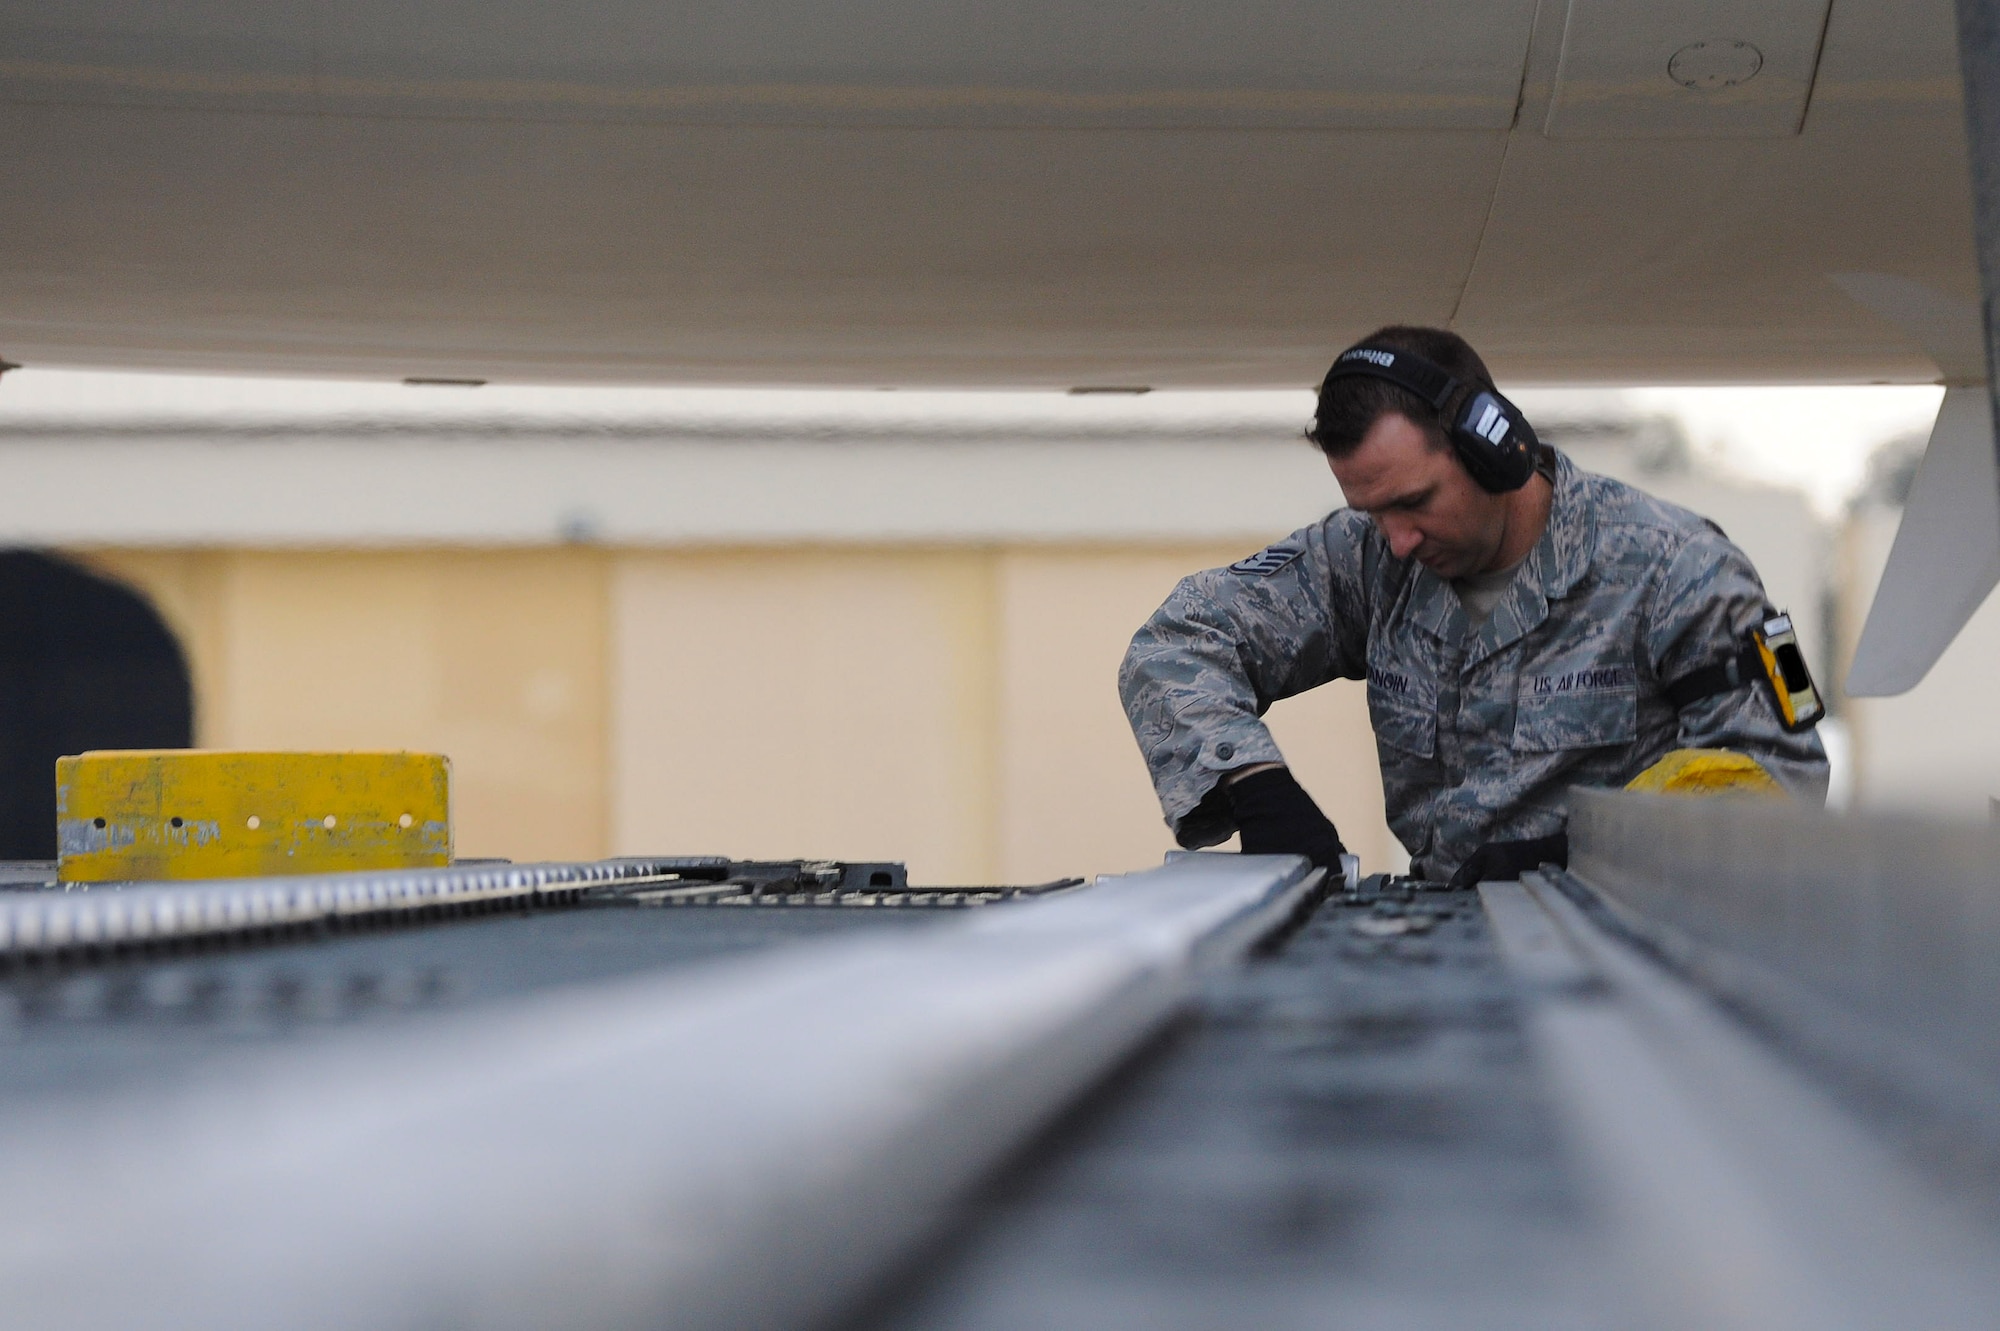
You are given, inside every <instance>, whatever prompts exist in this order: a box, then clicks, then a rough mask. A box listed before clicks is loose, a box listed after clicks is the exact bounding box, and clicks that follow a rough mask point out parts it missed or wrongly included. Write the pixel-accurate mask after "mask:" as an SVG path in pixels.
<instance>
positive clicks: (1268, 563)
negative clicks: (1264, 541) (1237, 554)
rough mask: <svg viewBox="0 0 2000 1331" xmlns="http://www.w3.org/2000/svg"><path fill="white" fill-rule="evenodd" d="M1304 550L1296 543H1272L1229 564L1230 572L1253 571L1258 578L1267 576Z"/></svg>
mask: <svg viewBox="0 0 2000 1331" xmlns="http://www.w3.org/2000/svg"><path fill="white" fill-rule="evenodd" d="M1304 553H1305V550H1304V549H1303V548H1302V547H1300V546H1296V545H1274V546H1271V547H1270V548H1269V549H1266V550H1259V551H1258V552H1257V553H1256V554H1254V555H1251V556H1250V557H1249V558H1248V559H1239V560H1237V561H1236V562H1235V563H1233V564H1231V565H1230V566H1229V571H1230V572H1231V573H1254V574H1256V575H1257V576H1258V577H1260V578H1268V577H1270V576H1271V575H1272V574H1273V573H1276V572H1277V571H1278V570H1279V569H1281V568H1283V567H1284V566H1285V565H1287V564H1289V563H1291V562H1292V561H1293V560H1294V559H1297V558H1298V557H1299V556H1300V555H1302V554H1304Z"/></svg>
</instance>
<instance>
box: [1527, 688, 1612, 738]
mask: <svg viewBox="0 0 2000 1331" xmlns="http://www.w3.org/2000/svg"><path fill="white" fill-rule="evenodd" d="M1638 738H1639V690H1638V689H1637V688H1636V687H1634V686H1630V685H1628V686H1626V687H1624V688H1615V689H1594V690H1591V691H1590V692H1587V693H1553V694H1540V695H1530V696H1528V697H1525V698H1522V699H1521V700H1520V705H1519V706H1518V707H1517V708H1516V710H1515V713H1514V748H1515V750H1516V751H1518V752H1521V753H1556V752H1559V751H1561V750H1564V749H1602V748H1609V747H1610V746H1612V745H1614V744H1630V743H1632V742H1633V741H1634V740H1636V739H1638Z"/></svg>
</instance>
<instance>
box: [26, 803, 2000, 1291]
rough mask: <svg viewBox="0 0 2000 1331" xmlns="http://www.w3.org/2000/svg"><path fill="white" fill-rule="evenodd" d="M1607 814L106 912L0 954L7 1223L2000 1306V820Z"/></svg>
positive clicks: (182, 1239)
mask: <svg viewBox="0 0 2000 1331" xmlns="http://www.w3.org/2000/svg"><path fill="white" fill-rule="evenodd" d="M1870 831H1872V832H1873V833H1874V834H1875V835H1876V836H1877V837H1878V838H1886V839H1887V840H1886V842H1884V843H1883V844H1887V845H1889V846H1890V847H1891V848H1892V849H1893V850H1894V851H1895V852H1896V853H1897V854H1898V855H1900V856H1902V857H1903V861H1904V863H1905V865H1906V866H1907V867H1908V869H1909V871H1912V872H1921V873H1923V874H1925V875H1927V876H1926V878H1925V885H1924V886H1923V887H1922V888H1920V889H1917V890H1916V891H1915V892H1914V893H1911V894H1910V895H1914V896H1915V897H1917V898H1918V899H1919V900H1921V901H1923V902H1924V903H1925V904H1926V905H1927V907H1928V909H1927V910H1926V911H1925V912H1921V913H1915V914H1909V915H1902V914H1899V913H1898V905H1897V903H1898V895H1897V894H1898V891H1899V890H1900V889H1899V883H1900V881H1901V880H1900V879H1898V878H1897V876H1896V874H1897V872H1898V870H1897V869H1895V868H1894V867H1892V866H1891V864H1890V862H1889V861H1887V860H1886V859H1883V858H1881V857H1879V856H1878V857H1877V858H1876V859H1875V860H1866V859H1865V857H1862V856H1860V855H1858V854H1856V853H1853V846H1852V845H1849V846H1848V847H1846V848H1845V850H1844V849H1843V847H1842V845H1841V838H1843V837H1846V838H1850V839H1852V838H1855V837H1858V836H1861V835H1863V834H1864V833H1867V832H1870ZM1575 833H1576V839H1577V853H1576V855H1575V858H1574V866H1575V872H1574V873H1572V874H1568V875H1562V874H1555V873H1545V874H1538V875H1529V876H1527V877H1526V878H1525V879H1524V881H1523V882H1522V883H1520V884H1488V885H1486V886H1485V887H1484V888H1483V889H1482V891H1481V892H1480V893H1478V894H1473V893H1449V892H1442V891H1431V890H1423V888H1424V887H1425V886H1426V885H1418V884H1411V883H1407V882H1400V881H1386V882H1385V881H1384V880H1381V879H1379V878H1378V879H1375V880H1369V881H1367V882H1366V883H1364V889H1363V891H1362V892H1361V893H1358V894H1349V893H1338V894H1334V895H1332V896H1326V895H1324V894H1323V892H1322V890H1321V888H1320V886H1319V884H1320V880H1319V879H1318V878H1317V877H1308V876H1307V875H1306V874H1305V871H1304V866H1303V865H1302V864H1300V863H1299V862H1297V861H1290V860H1284V859H1256V858H1249V857H1237V856H1227V855H1198V856H1183V857H1176V858H1174V859H1173V860H1171V861H1170V862H1169V863H1168V864H1167V865H1165V866H1163V867H1161V868H1159V869H1156V870H1151V871H1148V872H1145V873H1140V874H1133V875H1126V876H1123V877H1119V878H1111V879H1104V880H1100V881H1099V882H1097V883H1095V884H1091V885H1087V886H1086V885H1079V884H1075V883H1072V882H1064V883H1055V884H1047V885H1042V886H1040V887H1038V888H984V889H979V888H975V889H925V888H922V887H913V886H912V885H910V884H909V883H908V882H907V881H906V880H905V879H904V878H903V877H902V876H901V874H900V869H899V868H898V867H897V866H884V865H865V866H861V865H836V864H826V863H813V862H794V863H790V864H761V865H750V864H743V863H738V862H730V861H726V860H719V859H668V858H658V859H652V860H629V861H619V862H607V863H604V864H599V865H589V866H542V867H538V868H531V867H529V866H508V865H471V866H464V867H463V869H462V870H455V871H433V872H439V873H443V874H444V875H445V876H444V877H442V878H432V879H430V880H428V881H429V882H430V883H431V887H432V891H433V894H436V893H443V894H445V897H446V898H449V896H450V894H451V893H452V892H462V893H464V894H465V895H464V898H463V900H460V901H456V902H454V901H451V900H449V899H444V900H434V901H432V902H431V903H430V904H427V905H423V906H421V907H419V906H411V907H409V908H407V909H406V908H401V907H398V908H395V909H388V910H379V911H372V912H369V911H350V912H348V913H346V914H342V913H341V912H340V911H338V910H337V909H336V910H333V911H331V912H330V913H326V914H323V915H321V916H319V917H315V918H298V919H281V918H277V917H276V916H273V917H271V918H269V919H264V920H261V921H256V922H252V923H251V924H248V925H245V926H244V927H242V928H236V929H232V930H228V931H223V932H221V933H216V934H213V935H200V936H196V935H188V934H176V935H173V936H165V935H147V936H143V937H141V936H138V935H136V934H130V933H129V932H128V934H127V935H126V936H124V937H123V938H121V939H112V938H108V937H102V938H98V939H95V940H92V941H89V942H84V941H81V940H77V939H75V938H74V937H73V938H72V940H71V941H70V942H69V943H67V944H65V945H64V946H63V947H61V948H44V949H42V950H40V951H34V952H28V953H20V954H17V955H13V956H11V957H9V958H8V959H7V960H6V961H5V963H4V964H0V995H4V998H0V1034H4V1036H5V1037H6V1042H5V1043H4V1044H0V1187H4V1188H5V1189H6V1190H7V1194H8V1196H9V1197H10V1199H12V1205H11V1206H10V1207H9V1209H8V1215H7V1219H6V1220H5V1221H4V1223H5V1226H6V1229H7V1233H6V1234H5V1236H4V1242H0V1276H4V1278H5V1279H6V1280H7V1281H8V1283H9V1287H10V1289H12V1290H13V1291H15V1293H14V1296H13V1297H14V1306H15V1307H16V1308H17V1309H18V1310H20V1311H21V1313H22V1314H23V1316H25V1317H27V1318H28V1320H30V1321H32V1322H33V1324H36V1325H40V1326H54V1327H62V1326H103V1325H120V1326H176V1327H177V1326H196V1325H200V1326H203V1327H213V1326H232V1325H241V1326H252V1325H255V1326H260V1327H265V1326H300V1327H319V1326H326V1327H334V1326H357V1325H368V1326H371V1327H372V1326H421V1325H434V1324H436V1323H437V1322H438V1321H439V1320H440V1318H442V1319H444V1320H446V1321H449V1322H452V1323H454V1324H462V1325H473V1326H523V1327H525V1326H546V1325H549V1324H552V1323H560V1324H564V1325H577V1326H641V1325H643V1326H686V1327H720V1326H746V1325H756V1326H821V1325H832V1324H840V1325H843V1326H845V1327H848V1328H851V1329H852V1331H860V1329H861V1328H869V1329H871V1331H916V1329H917V1328H986V1327H1011V1326H1022V1325H1047V1326H1090V1327H1093V1328H1095V1327H1113V1328H1115V1327H1121V1326H1131V1327H1141V1326H1144V1327H1177V1326H1187V1327H1196V1326H1213V1325H1217V1324H1223V1323H1234V1324H1242V1325H1257V1326H1272V1327H1285V1326H1323V1325H1385V1326H1388V1325H1393V1326H1398V1327H1407V1326H1431V1325H1435V1326H1466V1325H1478V1326H1482V1327H1484V1326H1534V1327H1548V1326H1575V1327H1595V1326H1606V1327H1609V1326H1629V1325H1634V1324H1637V1325H1653V1326H1693V1325H1700V1326H1704V1327H1709V1326H1721V1327H1731V1326H1740V1327H1753V1326H1754V1327H1767V1326H1787V1325H1798V1326H1815V1327H1818V1326H1853V1327H1864V1326H1892V1325H1895V1326H1907V1325H1925V1326H1960V1325H1963V1326H1977V1325H1984V1324H1986V1312H1987V1310H1988V1309H1990V1308H1991V1307H1995V1306H2000V1242H1997V1241H1996V1237H1995V1236H1996V1234H2000V1228H1996V1223H1995V1220H1994V1218H1993V1217H1994V1215H1995V1208H1994V1207H1993V1206H1992V1205H1991V1200H1992V1190H1991V1188H1990V1186H1989V1180H1990V1179H1991V1178H1992V1177H1993V1175H1992V1173H1991V1172H1990V1171H1989V1170H1987V1168H1986V1167H1985V1165H1984V1163H1983V1162H1984V1161H1986V1160H1989V1159H1992V1158H2000V1157H1995V1156H1994V1155H1992V1154H1991V1153H1990V1151H1989V1145H1990V1143H1991V1142H1992V1141H1993V1140H1994V1135H1993V1133H1992V1130H1991V1128H1990V1123H1991V1121H1992V1120H1991V1119H1990V1118H1989V1117H1988V1116H1987V1115H1986V1114H1985V1113H1984V1112H1983V1107H1984V1108H1990V1107H1991V1103H1992V1101H1991V1099H1990V1097H1988V1096H1987V1092H1986V1090H1985V1089H1984V1088H1985V1086H1986V1083H1987V1080H1988V1073H1987V1066H1988V1065H1986V1064H1983V1063H1981V1062H1980V1061H1979V1059H1978V1058H1977V1057H1972V1056H1969V1052H1968V1051H1974V1052H1976V1050H1975V1047H1974V1046H1972V1045H1969V1044H1968V1043H1967V1042H1968V1041H1972V1040H1976V1039H1979V1038H1984V1037H1982V1036H1980V1035H1979V1029H1980V1024H1979V1022H1978V1021H1977V1020H1975V1019H1974V1017H1973V1014H1974V1013H1976V1012H1977V1011H1978V1010H1980V1009H1979V1005H1980V1004H1982V1003H1984V1002H1986V1001H1987V999H1988V998H1989V997H1990V995H1989V994H1988V992H1987V989H1986V987H1985V986H1986V982H1987V976H1988V970H1987V968H1986V967H1985V966H1984V965H1983V964H1982V963H1980V961H1979V958H1980V957H1981V956H1982V955H1983V935H1981V934H1980V932H1979V929H1980V928H1981V927H1983V925H1981V923H1980V922H1981V921H1983V920H1987V919H1996V920H2000V914H1995V913H1991V912H1990V910H1989V907H1988V906H1987V905H1986V904H1985V903H1986V900H1987V896H1988V894H1989V893H1990V892H1991V890H1992V888H1991V885H1990V883H1989V882H1988V881H1987V879H1986V877H1985V874H1984V869H1983V867H1982V865H1983V864H1984V863H1987V862H1991V861H1990V860H1985V859H1983V858H1982V856H1983V855H1984V854H1985V853H1986V850H1987V847H1986V845H1985V841H1984V838H1985V837H1986V835H1987V834H1985V833H1983V832H1981V831H1979V830H1977V829H1973V830H1970V831H1968V832H1967V833H1966V836H1965V837H1964V838H1961V839H1959V840H1953V839H1952V838H1950V837H1942V836H1940V837H1931V838H1925V837H1924V836H1922V835H1920V834H1919V831H1917V830H1911V829H1904V828H1901V827H1900V825H1887V824H1884V825H1880V826H1873V827H1872V828H1871V826H1870V825H1868V824H1857V823H1852V822H1843V821H1839V820H1829V819H1824V818H1820V817H1816V816H1809V815H1805V814H1800V813H1797V812H1795V811H1789V810H1785V809H1757V808H1751V807H1731V806H1728V805H1720V804H1717V805H1702V806H1695V805H1688V804H1683V803H1679V802H1660V801H1650V800H1644V799H1631V798H1627V797H1609V796H1606V797H1599V796H1594V795H1583V796H1580V797H1579V805H1578V809H1577V813H1576V822H1575ZM1899 837H1900V838H1902V839H1900V840H1898V839H1897V838H1899ZM1961 841H1962V843H1963V844H1961ZM1752 843H1758V844H1763V845H1767V846H1776V847H1779V848H1780V854H1779V856H1778V858H1777V859H1775V860H1774V861H1772V863H1770V864H1767V865H1763V866H1760V865H1759V864H1758V863H1757V862H1756V861H1755V860H1754V859H1753V858H1749V857H1745V856H1743V855H1741V854H1738V853H1734V852H1736V851H1738V850H1740V848H1741V847H1742V846H1744V845H1748V844H1752ZM1926 846H1928V849H1926ZM1788 847H1789V848H1792V849H1789V850H1787V849H1785V848H1788ZM1843 854H1846V855H1847V861H1846V862H1847V863H1848V864H1849V865H1850V866H1854V865H1859V866H1862V867H1860V868H1851V869H1850V871H1848V872H1846V873H1845V874H1844V876H1843V875H1842V874H1839V873H1836V872H1835V871H1834V868H1833V866H1836V865H1837V864H1838V863H1840V862H1841V857H1842V855H1843ZM1814 857H1817V858H1814ZM452 875H456V876H452ZM1730 875H1734V877H1731V876H1730ZM10 876H11V877H12V878H13V879H14V880H15V881H14V882H13V883H12V885H11V887H9V888H7V889H0V906H4V908H6V909H14V910H25V909H27V907H26V906H25V905H23V904H22V903H25V902H29V901H40V902H41V903H42V904H43V905H44V906H46V905H48V904H50V903H52V902H53V901H55V900H58V899H61V898H64V897H67V898H69V899H71V900H72V901H73V902H74V901H77V900H80V899H82V898H84V897H91V898H97V899H98V900H99V902H100V903H109V902H112V901H114V900H120V899H122V900H124V901H126V902H127V903H128V907H129V904H130V903H134V902H140V901H149V900H152V899H153V897H154V896H155V895H157V894H159V893H165V892H175V891H182V892H187V893H191V894H200V893H202V892H211V891H214V890H216V889H215V888H214V887H213V885H192V886H189V887H187V888H180V889H168V888H158V887H138V888H132V887H128V888H124V889H97V888H94V889H92V890H91V891H90V892H89V893H87V894H82V893H76V892H70V893H61V892H55V891H50V890H47V889H46V888H45V887H42V886H39V885H38V880H37V879H36V876H35V874H34V873H33V872H32V870H29V869H23V870H21V871H19V872H16V873H14V874H12V875H10ZM420 876H421V875H417V876H413V875H401V876H400V877H401V878H404V879H411V880H414V878H415V877H420ZM510 876H511V877H510ZM885 876H886V878H887V881H883V878H884V877H885ZM349 877H350V878H356V879H358V877H359V876H349ZM510 882H511V883H512V886H511V887H509V886H508V884H509V883H510ZM482 883H483V884H484V886H481V884H482ZM289 886H290V887H291V888H292V889H294V895H293V896H292V897H290V898H287V899H288V900H292V901H295V902H299V901H304V902H328V901H331V902H334V903H338V902H340V901H342V900H347V901H359V900H362V899H364V897H366V893H365V892H361V890H360V889H361V886H362V885H361V884H360V883H359V882H358V881H348V882H344V883H341V882H334V881H327V882H321V883H317V884H315V883H307V882H304V881H300V882H294V883H292V884H290V885H289ZM270 888H271V885H269V884H267V885H265V886H263V887H258V886H256V885H254V884H253V885H245V886H243V887H242V890H243V891H246V892H258V891H267V890H270ZM545 889H552V890H545ZM343 891H345V893H346V896H345V897H343V896H342V892H343ZM496 891H497V892H502V893H512V895H499V896H492V895H488V896H484V897H482V896H479V895H477V894H480V893H489V894H490V893H493V892H496ZM890 903H895V904H890ZM1689 903H1698V905H1690V904H1689ZM98 909H99V910H100V911H101V912H102V911H104V909H105V907H104V905H103V904H100V905H99V907H98ZM99 918H100V919H101V920H110V919H114V918H125V919H129V918H132V916H131V915H130V912H129V909H128V913H127V915H126V916H123V917H119V916H115V915H113V914H110V913H103V914H101V915H100V917H99ZM1871 921H1872V924H1871ZM1836 923H1837V924H1838V927H1834V925H1835V924H1836ZM1926 931H1929V932H1928V933H1926ZM1917 964H1922V965H1924V966H1925V971H1924V973H1923V974H1922V975H1920V976H1913V977H1911V978H1909V979H1907V980H1902V981H1899V979H1898V976H1899V974H1901V973H1902V968H1906V967H1909V966H1911V965H1917ZM1927 1004H1929V1005H1933V1007H1934V1009H1935V1010H1931V1009H1930V1008H1927V1007H1926V1005H1927ZM1954 1069H1956V1071H1954ZM1885 1087H1887V1088H1890V1089H1893V1090H1894V1092H1895V1093H1894V1094H1891V1093H1890V1090H1889V1089H1885ZM106 1272H109V1273H110V1274H109V1275H107V1274H105V1273H106ZM24 1324H25V1323H24Z"/></svg>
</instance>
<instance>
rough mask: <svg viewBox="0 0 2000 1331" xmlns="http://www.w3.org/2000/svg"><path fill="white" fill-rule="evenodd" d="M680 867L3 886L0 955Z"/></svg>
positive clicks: (266, 925)
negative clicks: (24, 888) (42, 888)
mask: <svg viewBox="0 0 2000 1331" xmlns="http://www.w3.org/2000/svg"><path fill="white" fill-rule="evenodd" d="M680 864H681V862H678V861H668V860H661V861H651V860H598V861H595V862H591V863H579V864H474V865H469V866H457V867H453V868H447V869H404V870H393V871H385V872H381V873H327V874H301V875H298V876H296V877H289V878H242V879H234V880H228V881H222V880H217V881H206V882H190V883H145V884H136V885H131V886H125V885H119V884H91V883H78V884H73V885H70V886H69V887H68V888H67V889H66V890H57V891H48V892H0V959H7V958H25V957H32V956H41V955H51V954H56V953H62V952H67V951H71V950H74V949H79V948H93V947H112V946H120V945H125V944H144V943H171V942H181V941H188V940H193V939H213V938H218V937H223V936H227V935H232V934H251V933H256V932H259V931H267V930H272V929H286V928H297V927H300V926H303V925H311V924H320V923H324V922H327V921H331V920H340V919H362V918H368V917H372V916H387V915H401V914H413V913H415V912H419V911H426V910H437V909H450V908H462V907H472V906H481V905H492V904H499V903H509V904H523V903H529V902H534V901H537V900H542V899H560V898H564V897H573V896H575V895H577V894H578V893H581V892H583V891H586V890H588V889H590V888H593V887H603V886H608V885H611V884H636V883H646V882H659V883H664V882H670V881H676V880H678V879H679V877H680Z"/></svg>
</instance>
